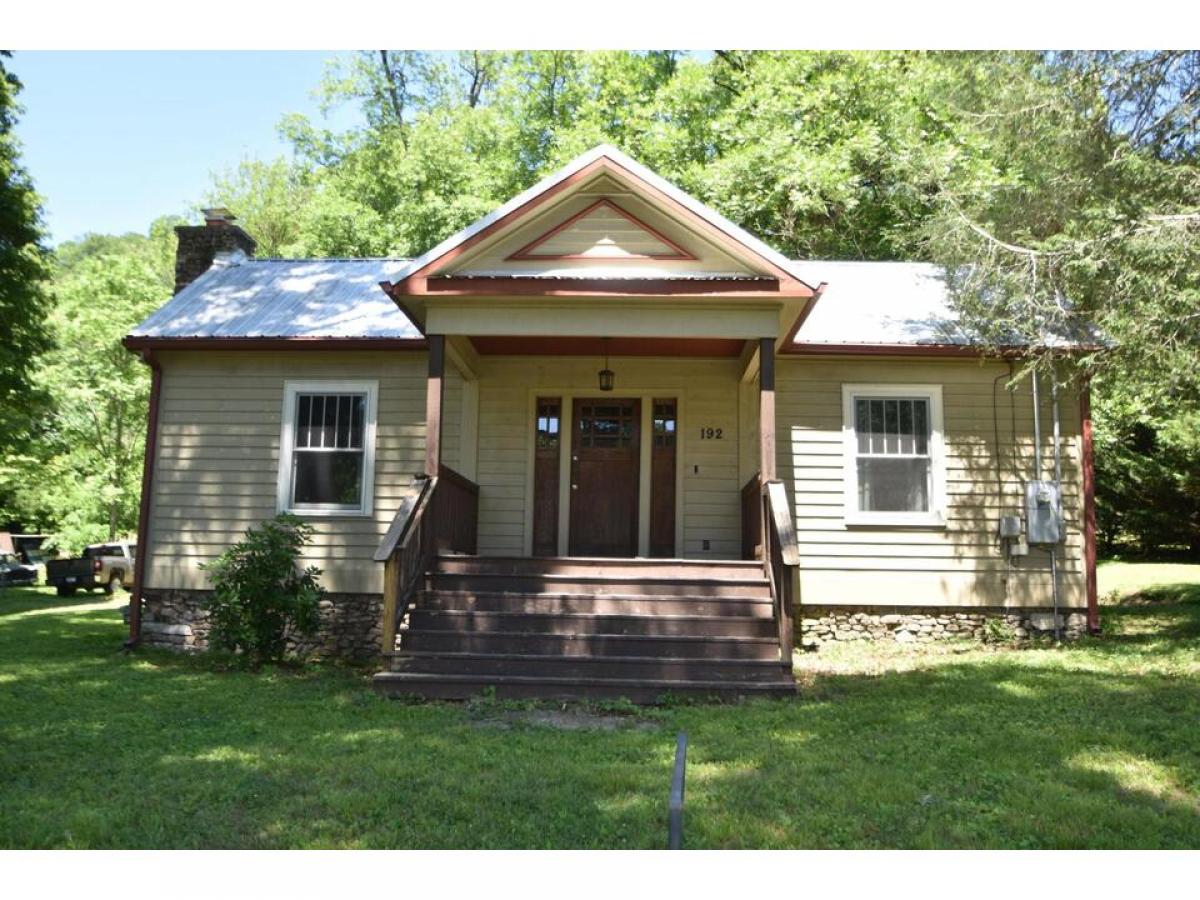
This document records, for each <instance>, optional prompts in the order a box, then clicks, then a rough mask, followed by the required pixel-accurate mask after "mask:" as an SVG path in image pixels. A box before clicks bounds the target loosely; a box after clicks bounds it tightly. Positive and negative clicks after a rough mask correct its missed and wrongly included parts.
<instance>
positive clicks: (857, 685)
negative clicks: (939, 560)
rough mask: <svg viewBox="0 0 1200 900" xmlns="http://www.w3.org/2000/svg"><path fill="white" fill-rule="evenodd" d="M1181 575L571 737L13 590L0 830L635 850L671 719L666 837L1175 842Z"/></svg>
mask: <svg viewBox="0 0 1200 900" xmlns="http://www.w3.org/2000/svg"><path fill="white" fill-rule="evenodd" d="M1107 571H1108V570H1107V569H1106V572H1107ZM1123 577H1124V576H1123ZM1197 589H1198V587H1197V585H1196V584H1193V586H1192V588H1191V589H1190V590H1191V591H1192V593H1191V594H1190V597H1189V598H1188V599H1186V600H1176V601H1172V602H1158V603H1146V604H1139V603H1135V602H1129V603H1124V604H1120V605H1116V606H1113V607H1111V608H1107V609H1106V610H1105V611H1104V618H1105V628H1106V634H1105V635H1104V636H1103V637H1101V638H1095V639H1087V640H1085V641H1083V642H1080V643H1079V644H1077V645H1074V646H1071V647H1064V648H1056V647H1053V646H1051V645H1049V644H1045V645H1040V646H1038V647H1036V648H1034V649H1023V650H1021V649H989V648H984V647H979V646H978V645H971V644H959V645H948V646H942V647H936V648H934V649H920V650H914V649H911V648H901V647H890V646H889V647H883V646H880V647H874V648H870V647H860V646H854V647H847V648H844V649H839V650H838V651H837V652H834V653H829V654H826V653H822V654H820V655H817V656H812V655H807V656H804V657H802V658H801V662H800V664H799V666H798V677H799V679H800V681H801V682H802V685H803V688H802V693H801V696H800V697H799V699H796V700H792V701H759V702H754V703H747V704H742V705H729V706H691V705H678V706H668V707H665V708H661V709H655V710H649V711H635V710H631V709H629V708H622V707H619V706H618V707H616V708H615V709H613V710H609V712H614V711H615V712H616V713H618V714H620V715H622V716H624V717H625V718H623V719H622V720H621V721H627V722H629V725H630V727H619V728H615V729H609V730H599V729H596V730H589V729H581V730H572V731H568V730H561V729H556V728H552V727H545V726H544V725H540V724H536V723H535V721H534V720H532V719H527V718H524V717H523V716H522V714H521V712H520V710H519V709H514V708H513V707H510V706H505V705H502V704H489V703H487V702H479V703H471V704H458V705H453V704H426V705H417V704H405V703H400V702H396V701H387V700H382V699H380V698H378V697H376V696H375V695H374V694H373V693H372V691H371V689H370V687H369V682H368V679H367V676H366V673H363V672H357V671H352V670H345V669H337V668H330V667H325V668H308V669H286V668H281V669H270V670H267V671H264V672H261V673H257V674H255V673H249V672H244V671H221V670H219V669H218V668H217V667H216V666H214V665H213V664H212V663H210V662H207V661H204V660H200V659H194V658H182V657H178V656H173V655H170V654H163V653H153V652H147V651H140V652H138V653H135V654H125V653H122V652H121V650H120V644H121V639H122V637H123V635H124V629H123V626H122V623H121V616H120V611H119V606H120V603H121V601H116V602H112V603H105V602H103V600H102V598H99V597H90V598H88V597H83V598H75V599H74V600H73V601H72V602H66V601H63V600H61V599H59V598H56V597H54V596H53V595H52V594H47V593H46V592H45V591H44V590H13V591H9V592H7V593H5V594H0V846H3V847H660V846H663V844H664V842H665V839H666V804H667V790H668V779H669V777H670V770H671V761H672V757H673V751H674V736H675V733H676V731H678V730H683V731H686V732H687V733H688V735H689V738H690V741H691V747H690V751H689V768H688V783H687V812H686V828H685V844H686V846H689V847H1189V848H1195V847H1200V748H1198V745H1197V742H1196V727H1197V722H1198V721H1200V596H1198V595H1197V593H1196V590H1197ZM97 607H99V608H97Z"/></svg>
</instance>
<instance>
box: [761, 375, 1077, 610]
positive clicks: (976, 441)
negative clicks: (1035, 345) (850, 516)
mask: <svg viewBox="0 0 1200 900" xmlns="http://www.w3.org/2000/svg"><path fill="white" fill-rule="evenodd" d="M1007 371H1008V367H1007V366H1006V365H1004V364H1001V363H986V364H981V363H979V362H977V361H926V360H912V359H910V360H875V359H870V360H868V359H856V360H832V359H830V360H821V359H807V358H806V359H795V358H787V357H781V358H780V359H779V361H778V370H777V375H776V389H777V401H778V411H777V417H776V421H777V425H778V442H779V447H778V453H779V456H778V462H779V475H780V477H781V478H782V479H784V480H785V482H787V483H788V484H789V485H790V486H791V488H792V501H793V503H794V507H795V516H796V526H797V536H798V538H799V543H800V553H801V564H800V572H801V575H800V578H801V603H803V604H814V605H835V604H848V605H858V604H870V605H894V606H908V605H913V606H921V605H962V606H999V605H1002V604H1004V603H1005V602H1008V603H1010V604H1012V605H1017V606H1048V605H1049V604H1050V602H1051V594H1050V585H1051V581H1050V569H1049V557H1048V555H1047V553H1046V551H1045V550H1042V549H1040V548H1031V549H1030V553H1029V555H1028V556H1027V557H1025V558H1024V559H1023V560H1022V561H1021V562H1020V564H1019V565H1018V566H1017V567H1015V568H1014V569H1012V570H1006V566H1005V563H1004V558H1003V555H1002V554H1001V551H1000V546H999V543H998V542H997V540H996V531H997V527H998V523H999V515H1000V514H1001V512H1002V511H1003V512H1012V513H1019V512H1020V511H1021V509H1022V506H1023V503H1024V500H1023V493H1022V491H1023V488H1022V484H1023V482H1024V481H1025V480H1026V479H1030V478H1031V477H1032V471H1033V408H1032V399H1031V394H1030V390H1029V384H1028V381H1026V382H1024V383H1023V384H1022V385H1021V388H1020V390H1019V391H1018V392H1017V393H1015V394H1010V393H1009V392H1008V391H1006V390H1005V389H1004V382H1005V379H1003V378H1002V379H1001V380H1000V381H999V382H996V381H995V379H996V378H997V376H1001V375H1005V374H1006V373H1007ZM844 383H856V384H863V383H882V384H905V383H908V384H941V385H942V391H943V404H944V419H945V422H944V425H945V446H946V470H947V471H946V492H947V522H946V526H945V527H944V528H928V527H912V528H901V527H888V528H883V527H866V526H853V527H847V526H846V524H845V499H844V493H843V487H844V480H843V479H844V472H843V469H844V463H843V452H842V447H843V443H842V384H844ZM1048 394H1049V391H1048V390H1044V391H1043V403H1042V407H1043V408H1042V429H1043V440H1042V450H1043V454H1044V462H1043V466H1044V472H1045V474H1044V475H1043V477H1044V478H1049V477H1051V476H1050V473H1051V471H1052V460H1053V456H1052V453H1053V446H1052V440H1051V435H1052V431H1051V416H1050V402H1049V396H1048ZM1059 408H1060V412H1061V416H1062V434H1063V437H1064V440H1063V450H1064V454H1063V481H1064V490H1063V502H1064V508H1065V515H1066V520H1067V530H1068V531H1067V543H1066V548H1065V553H1064V554H1063V555H1062V556H1060V562H1061V563H1062V564H1061V566H1060V572H1061V579H1062V580H1061V586H1062V603H1063V605H1064V606H1071V607H1081V606H1082V605H1083V603H1084V572H1083V542H1082V535H1081V519H1080V513H1081V502H1082V488H1081V470H1080V468H1079V458H1080V437H1079V434H1080V422H1079V404H1078V399H1077V397H1076V395H1075V394H1074V393H1067V394H1065V395H1064V396H1062V397H1061V398H1060V401H1059ZM997 428H998V430H999V447H1000V464H1001V466H1000V472H999V475H998V474H997V469H996V452H995V447H996V430H997ZM1006 576H1007V591H1006V589H1005V578H1006Z"/></svg>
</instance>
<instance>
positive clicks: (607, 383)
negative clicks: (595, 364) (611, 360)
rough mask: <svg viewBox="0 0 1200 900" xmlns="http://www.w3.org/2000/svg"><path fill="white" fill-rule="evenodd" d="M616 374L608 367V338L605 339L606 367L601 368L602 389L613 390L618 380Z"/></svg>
mask: <svg viewBox="0 0 1200 900" xmlns="http://www.w3.org/2000/svg"><path fill="white" fill-rule="evenodd" d="M616 378H617V376H616V374H615V373H614V372H613V370H612V369H610V368H609V367H608V338H605V339H604V368H603V369H601V370H600V390H602V391H611V390H612V389H613V384H614V382H615V381H616Z"/></svg>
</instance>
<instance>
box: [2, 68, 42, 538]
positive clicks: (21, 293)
mask: <svg viewBox="0 0 1200 900" xmlns="http://www.w3.org/2000/svg"><path fill="white" fill-rule="evenodd" d="M10 58H11V54H10V53H8V52H7V51H0V482H2V480H3V477H4V473H5V472H6V471H9V470H10V469H11V461H9V460H8V457H9V456H10V455H11V454H14V453H18V452H20V451H21V449H22V447H23V445H24V444H25V443H27V441H28V440H29V439H30V433H31V430H32V429H33V428H34V426H35V421H36V411H37V409H38V408H39V407H40V404H41V400H40V398H38V397H37V396H36V395H35V394H34V393H33V390H32V388H33V385H32V371H33V369H34V366H35V365H36V362H37V359H38V357H39V356H40V355H41V354H42V353H45V352H46V351H47V350H48V349H49V348H50V334H49V331H48V329H47V327H46V324H45V317H46V313H47V310H48V306H49V298H48V296H47V293H46V290H45V283H46V280H47V278H48V276H49V265H48V261H47V253H46V250H45V248H44V247H43V245H42V230H41V209H40V207H39V205H38V198H37V195H36V194H35V193H34V189H33V183H32V181H31V180H30V178H29V175H28V173H26V171H25V170H24V169H23V168H22V167H21V164H20V148H19V145H18V143H17V139H16V136H15V134H14V127H15V125H16V121H17V115H18V113H19V107H18V105H17V99H16V98H17V94H18V93H19V92H20V90H21V82H20V81H19V80H18V78H17V76H16V75H14V74H13V73H12V72H10V71H9V70H8V68H7V65H6V60H8V59H10ZM9 506H10V501H9V500H8V499H7V498H6V492H5V490H4V489H3V486H2V484H0V518H7V517H8V516H7V515H4V514H5V512H6V509H7V508H8V507H9ZM8 515H11V510H8Z"/></svg>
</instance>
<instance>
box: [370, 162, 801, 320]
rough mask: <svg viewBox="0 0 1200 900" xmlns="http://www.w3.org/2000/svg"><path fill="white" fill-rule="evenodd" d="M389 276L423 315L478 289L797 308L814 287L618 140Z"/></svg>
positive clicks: (493, 297) (482, 295)
mask: <svg viewBox="0 0 1200 900" xmlns="http://www.w3.org/2000/svg"><path fill="white" fill-rule="evenodd" d="M382 287H383V288H384V290H385V291H387V293H388V294H389V295H390V296H391V297H392V298H393V299H394V300H395V301H396V303H397V304H398V305H400V306H401V308H403V309H404V310H405V311H406V312H408V313H410V314H411V315H412V316H413V317H414V321H417V322H419V323H421V324H422V327H424V325H425V323H426V322H427V318H426V317H427V312H428V310H429V309H430V308H432V306H433V305H438V306H440V307H443V308H444V310H445V311H447V312H448V310H449V306H448V305H447V304H451V305H452V304H454V303H458V305H459V306H461V305H462V303H466V302H469V301H471V300H473V299H474V300H479V299H483V300H486V301H487V303H488V305H489V307H495V305H496V302H497V298H500V297H536V298H540V300H543V301H549V302H551V305H556V306H557V305H558V304H559V298H567V297H578V296H583V297H601V296H603V297H609V298H618V297H623V298H629V299H631V300H633V301H636V302H642V301H647V302H649V301H650V300H651V299H653V300H654V301H656V302H661V301H662V300H663V299H664V298H671V297H678V298H685V297H686V298H691V299H693V302H700V303H708V304H712V303H728V302H732V303H734V304H738V303H739V302H742V301H745V302H759V301H761V302H767V303H770V304H775V305H776V307H775V308H776V309H779V310H781V314H786V317H790V318H794V312H795V309H794V308H798V305H799V306H803V305H804V303H805V302H807V300H808V299H810V298H811V297H812V296H813V289H812V288H811V287H810V286H809V285H807V284H805V283H804V282H803V281H802V280H801V279H800V278H798V277H797V276H796V274H795V272H794V263H793V262H792V261H791V260H788V259H786V258H785V257H784V256H783V255H782V254H780V253H779V252H778V251H776V250H773V249H772V248H770V247H768V246H767V245H766V244H764V243H763V242H762V241H760V240H759V239H757V238H756V237H754V236H753V235H751V234H749V233H748V232H746V231H745V230H744V229H742V228H740V227H738V226H737V225H735V224H734V223H732V222H730V221H729V220H728V219H726V218H724V217H723V216H721V215H720V214H719V213H717V212H716V211H715V210H713V209H710V208H709V207H707V206H705V205H704V204H703V203H700V202H699V201H698V200H696V199H695V198H694V197H690V196H689V195H687V194H686V193H685V192H683V191H682V190H680V189H679V188H677V187H675V186H674V185H672V184H671V183H670V182H668V181H666V180H665V179H663V178H660V177H659V176H657V175H655V174H654V173H653V172H651V171H650V170H649V169H646V168H645V167H644V166H641V165H640V164H639V163H637V162H635V161H634V160H632V159H630V158H629V157H628V156H626V155H625V154H623V153H621V152H620V151H619V150H616V149H615V148H613V147H609V146H600V147H596V148H594V149H593V150H590V151H588V152H587V153H585V154H583V155H582V156H580V157H577V158H576V159H575V160H573V161H572V162H571V163H569V164H568V165H567V166H565V167H564V168H563V169H560V170H559V171H558V172H555V173H554V174H552V175H549V176H547V177H546V178H544V179H543V180H542V181H540V182H539V183H538V184H536V185H534V186H533V187H531V188H529V189H528V190H526V191H524V192H522V193H521V194H519V195H517V196H516V197H514V198H512V199H511V200H510V201H508V202H507V203H505V204H503V205H502V206H501V207H499V208H498V209H496V210H495V211H494V212H492V213H489V214H488V215H486V216H484V217H482V218H481V219H479V220H478V221H476V222H475V223H473V224H472V225H469V226H468V227H466V228H464V229H463V230H462V231H460V232H458V233H457V234H455V235H453V236H452V237H449V238H447V239H446V240H445V241H443V242H442V243H440V244H438V245H437V246H436V247H434V248H433V249H432V250H429V251H428V252H426V253H424V254H422V255H421V256H420V257H418V258H417V259H414V260H413V261H412V262H411V263H409V265H408V266H407V267H406V269H405V271H404V272H402V273H401V274H400V276H399V277H398V278H397V279H396V280H394V281H390V282H384V283H383V284H382ZM456 298H457V299H456ZM460 301H461V302H460ZM513 302H516V301H513ZM780 304H781V305H780ZM785 307H786V309H785ZM456 308H457V307H456ZM560 308H561V307H560ZM464 314H465V313H464ZM439 327H448V323H446V322H443V321H440V320H439Z"/></svg>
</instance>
